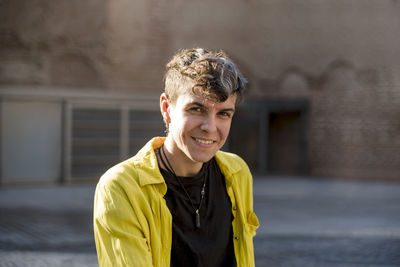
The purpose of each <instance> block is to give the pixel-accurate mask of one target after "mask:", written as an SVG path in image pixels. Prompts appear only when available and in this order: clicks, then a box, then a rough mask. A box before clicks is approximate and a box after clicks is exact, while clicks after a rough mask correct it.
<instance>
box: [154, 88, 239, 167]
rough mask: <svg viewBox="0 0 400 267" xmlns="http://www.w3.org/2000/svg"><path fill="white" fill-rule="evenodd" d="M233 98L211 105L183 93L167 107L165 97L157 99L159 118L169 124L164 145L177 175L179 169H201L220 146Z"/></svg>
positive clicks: (167, 101) (229, 117)
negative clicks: (159, 103)
mask: <svg viewBox="0 0 400 267" xmlns="http://www.w3.org/2000/svg"><path fill="white" fill-rule="evenodd" d="M236 97H237V96H236V95H235V94H233V95H230V96H229V97H228V99H227V100H226V101H224V102H213V101H210V100H206V99H205V98H203V97H201V96H196V95H193V94H191V93H185V94H182V95H180V96H179V97H178V99H177V100H176V102H175V103H174V104H171V103H169V100H168V98H167V96H166V95H165V94H163V95H162V96H161V109H162V113H163V117H164V120H165V121H166V122H167V123H169V134H168V136H167V139H166V141H165V145H166V148H167V150H168V152H169V153H168V154H169V156H170V157H171V158H172V159H173V161H174V163H172V165H173V167H174V169H175V172H176V173H177V174H178V171H177V169H178V168H181V167H185V166H186V167H188V168H190V165H192V167H193V166H194V167H195V168H194V169H197V168H198V167H199V166H200V167H201V165H202V163H204V162H207V161H209V160H210V159H211V158H212V157H213V156H214V155H215V154H216V153H217V151H218V150H219V149H220V148H221V147H222V146H223V145H224V143H225V141H226V138H227V137H228V134H229V129H230V126H231V121H232V117H233V114H234V112H235V103H236ZM181 169H184V168H181ZM186 169H187V168H186ZM195 172H196V171H195Z"/></svg>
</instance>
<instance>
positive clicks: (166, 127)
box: [164, 123, 169, 136]
mask: <svg viewBox="0 0 400 267" xmlns="http://www.w3.org/2000/svg"><path fill="white" fill-rule="evenodd" d="M164 133H165V135H166V136H167V135H168V134H169V124H168V123H165V130H164Z"/></svg>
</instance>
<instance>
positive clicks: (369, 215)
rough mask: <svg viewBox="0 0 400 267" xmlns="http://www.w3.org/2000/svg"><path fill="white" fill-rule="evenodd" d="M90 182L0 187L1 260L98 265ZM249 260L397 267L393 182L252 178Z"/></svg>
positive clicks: (398, 228) (398, 192) (399, 247)
mask: <svg viewBox="0 0 400 267" xmlns="http://www.w3.org/2000/svg"><path fill="white" fill-rule="evenodd" d="M93 192H94V186H87V185H80V186H76V185H68V186H66V185H64V186H47V187H41V188H28V187H27V188H15V189H13V188H2V189H0V266H52V267H53V266H54V267H57V266H98V265H97V260H96V255H95V248H94V243H93V235H92V230H93V228H92V214H91V210H92V202H93V201H92V199H93ZM254 201H255V203H254V207H255V211H256V213H257V215H258V217H259V219H260V224H261V226H260V228H259V230H258V231H257V235H256V237H255V241H254V242H255V253H256V266H273V267H279V266H307V267H308V266H333V267H336V266H344V267H346V266H350V267H356V266H357V267H358V266H400V183H378V182H346V181H338V180H334V181H332V180H320V179H319V180H317V179H307V178H300V177H296V178H271V177H268V178H265V177H264V178H261V177H257V178H256V179H255V181H254Z"/></svg>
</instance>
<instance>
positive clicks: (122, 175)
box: [96, 159, 138, 195]
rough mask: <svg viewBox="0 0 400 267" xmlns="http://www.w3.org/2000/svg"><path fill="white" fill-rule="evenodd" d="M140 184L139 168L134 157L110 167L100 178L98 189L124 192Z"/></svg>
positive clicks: (112, 192)
mask: <svg viewBox="0 0 400 267" xmlns="http://www.w3.org/2000/svg"><path fill="white" fill-rule="evenodd" d="M137 186H138V175H137V170H136V168H135V166H134V164H133V161H132V159H128V160H126V161H123V162H120V163H118V164H117V165H115V166H113V167H111V168H110V169H108V170H107V171H106V172H105V173H104V174H103V175H102V176H101V177H100V179H99V182H98V183H97V187H96V191H100V190H101V191H104V192H108V194H111V195H112V194H115V193H122V192H124V191H126V190H127V189H128V188H133V187H137Z"/></svg>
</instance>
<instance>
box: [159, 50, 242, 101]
mask: <svg viewBox="0 0 400 267" xmlns="http://www.w3.org/2000/svg"><path fill="white" fill-rule="evenodd" d="M246 84H247V80H246V78H245V77H244V76H243V75H242V73H241V72H240V71H239V69H238V68H237V66H236V65H235V63H233V61H232V60H231V59H230V58H229V57H228V55H227V54H226V53H225V52H223V51H217V52H215V51H209V50H206V49H203V48H194V49H185V50H181V51H179V52H178V53H177V54H176V55H175V56H174V57H173V58H172V59H171V61H170V62H168V64H167V65H166V74H165V93H166V94H167V96H168V98H169V100H170V101H171V102H172V103H175V101H176V100H177V98H178V96H179V95H180V94H183V93H185V90H188V89H189V88H190V89H191V91H192V93H193V94H195V95H199V96H202V97H205V98H206V99H208V100H212V101H215V102H224V101H225V100H226V99H227V98H228V97H229V96H230V95H232V94H236V95H237V96H238V99H239V100H240V99H241V97H242V94H243V91H244V89H245V85H246Z"/></svg>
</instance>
